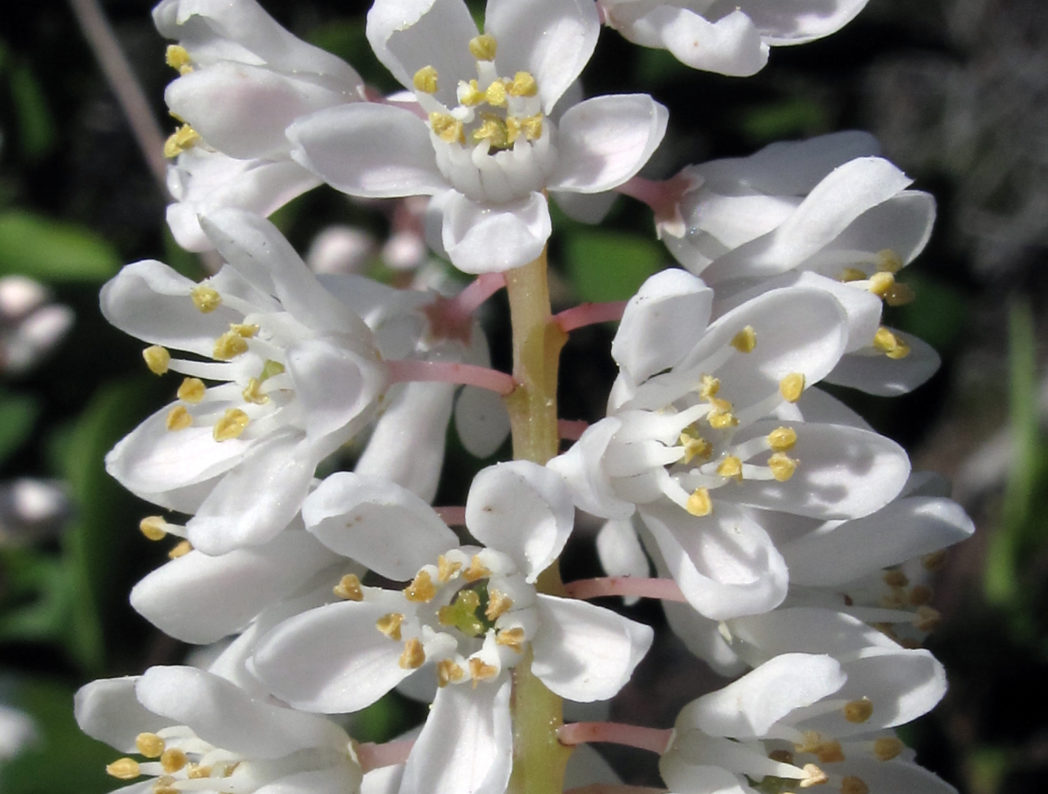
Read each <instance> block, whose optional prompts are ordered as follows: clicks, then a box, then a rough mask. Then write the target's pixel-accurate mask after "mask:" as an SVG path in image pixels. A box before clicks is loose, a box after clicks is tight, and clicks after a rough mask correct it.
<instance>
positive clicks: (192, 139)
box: [164, 124, 200, 160]
mask: <svg viewBox="0 0 1048 794" xmlns="http://www.w3.org/2000/svg"><path fill="white" fill-rule="evenodd" d="M199 141H200V133H198V132H197V131H196V130H194V129H193V128H192V127H190V126H189V125H188V124H183V125H182V126H181V127H179V128H178V129H177V130H175V131H174V132H172V133H171V134H170V135H169V136H168V137H167V140H166V141H164V157H166V158H168V159H169V160H171V159H174V158H175V157H178V155H180V154H182V152H184V151H185V150H186V149H191V148H193V146H195V145H196V144H197V143H198V142H199Z"/></svg>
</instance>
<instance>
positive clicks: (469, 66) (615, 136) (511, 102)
mask: <svg viewBox="0 0 1048 794" xmlns="http://www.w3.org/2000/svg"><path fill="white" fill-rule="evenodd" d="M599 27H600V25H599V21H598V19H597V12H596V8H595V6H594V5H593V3H592V2H590V0H535V1H534V2H529V3H521V2H520V1H519V0H489V3H488V5H487V13H486V15H485V32H484V33H482V34H479V35H478V32H477V28H476V25H475V23H474V22H473V18H472V17H471V16H470V13H469V11H468V9H467V8H466V5H465V3H464V2H463V1H462V0H408V1H407V2H405V1H404V0H378V2H376V3H375V5H374V6H373V7H372V9H371V11H370V12H369V14H368V27H367V32H368V40H369V41H370V42H371V45H372V47H373V49H374V50H375V53H376V54H377V55H378V58H379V60H381V61H382V63H384V64H385V65H386V66H387V67H388V68H389V70H390V71H391V72H393V74H394V76H395V77H396V78H397V79H398V80H399V81H400V82H401V84H402V85H404V86H405V87H406V88H407V89H409V90H410V91H413V92H414V94H415V96H416V98H417V100H418V103H419V106H420V108H421V111H422V112H423V113H424V114H425V117H421V116H420V115H417V114H416V113H415V112H413V111H412V110H409V109H407V108H405V107H397V106H394V105H390V104H385V105H383V104H376V103H366V104H355V105H343V106H341V107H332V108H329V109H328V110H324V111H320V112H318V113H315V114H313V115H312V116H310V117H309V118H306V119H302V120H300V121H298V122H296V123H295V124H293V125H292V126H291V128H290V129H289V130H288V136H289V137H290V139H291V140H292V141H293V142H294V143H295V144H296V150H295V152H294V156H295V157H296V158H297V159H298V160H299V161H300V162H302V163H303V164H304V165H306V166H307V167H308V168H310V169H311V170H313V171H315V172H316V173H317V174H318V175H320V177H321V178H322V179H323V180H324V181H325V182H328V183H329V184H331V185H333V186H334V187H336V188H338V189H339V190H342V191H344V192H346V193H349V194H351V195H356V196H367V197H376V198H378V197H392V196H409V195H430V196H433V197H434V203H437V204H439V205H440V207H441V209H442V212H443V226H442V240H443V246H444V248H445V250H446V251H447V253H448V255H449V257H450V259H451V261H452V262H453V263H454V264H455V265H456V266H457V267H458V268H460V269H462V270H465V271H467V272H471V273H480V272H488V271H501V270H506V269H509V268H512V267H517V266H519V265H523V264H526V263H527V262H529V261H531V260H533V259H534V258H535V257H537V256H538V255H539V253H540V252H541V251H542V248H543V246H544V245H545V243H546V239H547V238H548V237H549V234H550V218H549V211H548V207H547V204H546V198H545V196H544V195H543V191H545V190H549V191H551V192H553V193H554V194H556V193H557V192H558V191H567V192H573V193H598V192H602V191H606V190H609V189H611V188H613V187H616V186H617V185H620V184H622V183H623V182H625V181H626V180H627V179H629V178H630V177H632V176H633V175H634V174H636V172H637V171H638V170H639V169H640V167H641V166H642V165H643V164H644V163H645V162H646V161H647V159H648V157H649V156H650V155H651V153H652V152H653V151H654V149H655V147H656V146H657V145H658V143H659V142H660V141H661V139H662V135H663V133H664V132H665V127H666V117H667V114H666V110H665V108H663V107H662V106H661V105H659V104H658V103H656V102H655V101H653V100H652V99H651V97H649V96H647V95H641V94H637V95H621V96H604V97H597V98H594V99H590V100H587V101H584V102H581V103H579V104H577V105H575V106H573V107H571V108H569V109H567V110H566V111H565V112H564V113H563V115H561V116H560V117H559V119H557V121H556V122H554V119H553V118H552V114H553V110H554V106H555V105H556V104H557V101H558V100H559V99H560V98H561V96H562V95H563V94H564V92H565V91H566V89H567V88H568V87H569V86H570V85H571V84H572V82H573V81H574V80H575V79H576V77H578V75H579V73H580V72H581V71H582V68H583V66H585V64H586V62H587V60H588V59H589V57H590V54H591V53H592V51H593V47H594V44H595V42H596V39H597V34H598V31H599Z"/></svg>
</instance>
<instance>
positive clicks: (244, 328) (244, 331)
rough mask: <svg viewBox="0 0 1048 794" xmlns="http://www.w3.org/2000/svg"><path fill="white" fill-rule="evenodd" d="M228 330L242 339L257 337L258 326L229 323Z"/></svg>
mask: <svg viewBox="0 0 1048 794" xmlns="http://www.w3.org/2000/svg"><path fill="white" fill-rule="evenodd" d="M229 330H230V331H232V332H233V333H234V334H236V335H237V336H239V337H241V338H242V339H251V338H252V337H254V336H258V325H256V324H255V323H230V324H229Z"/></svg>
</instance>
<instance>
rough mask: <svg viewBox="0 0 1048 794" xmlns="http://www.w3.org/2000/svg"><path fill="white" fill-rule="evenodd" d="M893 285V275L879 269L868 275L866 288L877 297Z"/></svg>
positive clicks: (886, 292) (880, 296)
mask: <svg viewBox="0 0 1048 794" xmlns="http://www.w3.org/2000/svg"><path fill="white" fill-rule="evenodd" d="M894 286H895V276H893V275H892V274H891V273H889V272H887V271H881V272H879V273H874V274H873V275H872V276H870V283H869V286H868V287H867V289H869V291H870V292H872V293H873V294H874V295H876V296H877V297H879V298H883V297H884V296H885V295H887V294H888V291H889V290H891V288H892V287H894Z"/></svg>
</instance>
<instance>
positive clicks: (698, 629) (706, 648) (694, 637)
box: [662, 601, 777, 678]
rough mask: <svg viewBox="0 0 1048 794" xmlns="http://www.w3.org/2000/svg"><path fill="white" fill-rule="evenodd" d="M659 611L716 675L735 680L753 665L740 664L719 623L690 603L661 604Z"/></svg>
mask: <svg viewBox="0 0 1048 794" xmlns="http://www.w3.org/2000/svg"><path fill="white" fill-rule="evenodd" d="M662 610H663V612H665V613H666V622H667V623H668V624H669V627H670V629H672V630H673V633H674V634H676V635H677V637H679V638H680V640H681V642H683V643H684V646H685V647H686V648H687V649H688V650H689V651H691V652H692V653H693V654H695V655H696V656H697V657H699V658H700V659H702V661H704V662H705V663H706V664H708V665H709V666H710V668H711V669H712V670H713V671H714V672H715V673H717V674H718V675H721V676H724V677H725V678H735V677H736V676H739V675H741V674H742V673H744V672H746V671H747V670H748V669H749V668H750V667H751V666H752V665H747V664H746V662H744V661H742V659H740V658H739V656H738V655H737V654H736V652H735V649H734V648H732V647H731V646H730V645H728V642H727V641H726V640H725V639H724V637H723V635H721V633H720V630H719V628H718V627H719V625H720V624H719V622H718V621H715V620H710V619H709V618H707V617H703V616H702V615H701V614H699V612H697V611H696V610H695V609H694V608H693V607H692V605H691V604H681V603H677V602H674V601H663V602H662ZM776 612H777V610H776V611H775V612H772V613H770V614H773V615H774V614H776Z"/></svg>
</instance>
